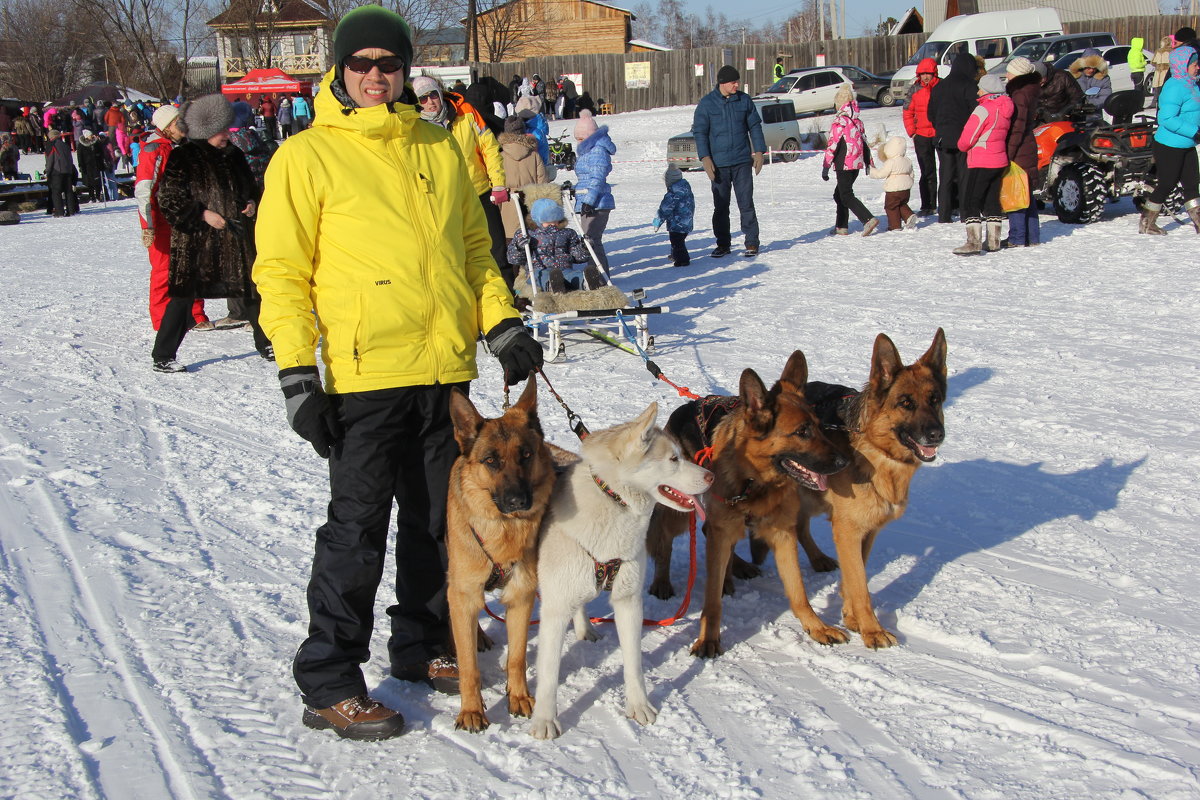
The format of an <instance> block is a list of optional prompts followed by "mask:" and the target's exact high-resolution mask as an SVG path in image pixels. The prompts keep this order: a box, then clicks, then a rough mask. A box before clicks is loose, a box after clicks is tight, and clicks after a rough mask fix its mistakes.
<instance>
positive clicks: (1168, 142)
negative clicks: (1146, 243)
mask: <svg viewBox="0 0 1200 800" xmlns="http://www.w3.org/2000/svg"><path fill="white" fill-rule="evenodd" d="M1198 74H1200V60H1198V56H1197V54H1196V49H1195V48H1194V47H1191V46H1189V45H1182V46H1180V47H1176V48H1175V49H1174V50H1172V51H1171V80H1169V81H1167V82H1166V83H1165V84H1163V88H1162V92H1161V93H1160V94H1159V97H1158V129H1157V130H1156V131H1155V132H1154V165H1155V169H1156V171H1157V173H1158V183H1157V185H1155V187H1154V192H1153V193H1152V194H1151V195H1150V199H1149V200H1148V201H1147V202H1146V203H1144V204H1143V205H1142V218H1141V221H1140V223H1139V225H1138V233H1149V234H1155V235H1162V234H1165V233H1166V231H1164V230H1162V229H1161V228H1159V227H1158V225H1157V219H1158V213H1159V211H1160V210H1161V209H1162V204H1163V201H1164V200H1166V199H1167V197H1168V196H1169V195H1170V194H1171V192H1172V191H1174V189H1175V187H1176V186H1179V187H1180V189H1182V190H1183V200H1184V203H1183V210H1184V211H1186V212H1187V214H1188V216H1189V217H1191V219H1192V225H1193V226H1194V227H1195V229H1196V233H1200V162H1198V161H1197V158H1196V144H1197V140H1198V139H1200V87H1198V86H1197V85H1196V80H1197V75H1198Z"/></svg>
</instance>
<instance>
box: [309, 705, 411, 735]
mask: <svg viewBox="0 0 1200 800" xmlns="http://www.w3.org/2000/svg"><path fill="white" fill-rule="evenodd" d="M302 721H303V722H304V724H305V725H307V726H308V727H310V728H313V729H315V730H319V731H322V730H328V729H330V728H332V729H333V731H334V733H336V734H337V735H338V736H340V737H342V738H343V739H353V740H354V741H358V742H378V741H380V740H382V739H391V738H392V737H393V736H399V735H400V734H401V733H403V732H404V717H402V716H400V712H398V711H393V710H392V709H390V708H388V707H387V706H385V705H383V704H382V703H380V702H378V701H375V700H372V699H371V698H370V697H368V696H367V695H365V694H360V695H358V696H357V697H351V698H350V699H349V700H343V701H342V702H340V703H334V704H333V705H331V706H330V707H329V708H310V707H309V706H305V707H304V716H303V718H302Z"/></svg>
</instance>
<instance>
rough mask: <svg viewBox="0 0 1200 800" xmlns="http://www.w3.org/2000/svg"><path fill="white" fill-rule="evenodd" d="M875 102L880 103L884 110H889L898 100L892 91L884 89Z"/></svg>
mask: <svg viewBox="0 0 1200 800" xmlns="http://www.w3.org/2000/svg"><path fill="white" fill-rule="evenodd" d="M875 102H876V103H878V104H879V105H880V106H882V107H883V108H888V107H889V106H891V105H892V104H893V103H895V102H896V98H895V97H894V96H893V95H892V90H891V89H884V90H883V91H882V92H880V93H879V97H876V98H875Z"/></svg>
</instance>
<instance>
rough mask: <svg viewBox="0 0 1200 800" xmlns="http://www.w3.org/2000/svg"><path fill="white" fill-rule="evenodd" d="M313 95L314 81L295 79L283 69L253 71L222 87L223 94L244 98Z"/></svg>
mask: <svg viewBox="0 0 1200 800" xmlns="http://www.w3.org/2000/svg"><path fill="white" fill-rule="evenodd" d="M293 92H300V93H301V94H311V93H312V81H302V80H297V79H296V78H293V77H292V76H291V75H288V74H287V73H286V72H284V71H283V70H281V69H273V68H272V69H252V70H250V71H249V72H247V73H246V77H244V78H242V79H241V80H238V81H234V82H233V83H227V84H225V85H224V86H222V87H221V94H225V95H229V96H231V97H244V96H245V95H247V94H254V95H257V94H283V93H293Z"/></svg>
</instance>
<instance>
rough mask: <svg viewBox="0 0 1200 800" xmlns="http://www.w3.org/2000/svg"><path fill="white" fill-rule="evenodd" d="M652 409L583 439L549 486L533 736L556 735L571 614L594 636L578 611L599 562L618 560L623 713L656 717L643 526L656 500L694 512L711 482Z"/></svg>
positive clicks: (645, 721) (615, 593) (582, 633)
mask: <svg viewBox="0 0 1200 800" xmlns="http://www.w3.org/2000/svg"><path fill="white" fill-rule="evenodd" d="M657 415H658V404H657V403H651V404H650V406H649V407H648V408H647V409H646V410H645V411H643V412H642V414H641V415H640V416H639V417H638V418H637V419H636V420H634V421H633V422H627V423H625V424H623V425H618V426H616V427H614V428H609V429H608V430H604V431H598V432H596V433H593V434H591V435H590V436H588V437H587V438H586V439H584V440H583V444H582V447H581V457H582V460H581V461H579V462H577V463H575V464H573V465H571V466H570V467H568V468H567V471H566V472H565V473H564V474H563V475H561V476H560V477H559V479H558V482H557V484H555V487H554V494H553V495H552V497H551V500H550V509H549V510H548V511H547V512H546V517H545V520H543V523H542V534H541V542H540V544H539V546H538V587H539V590H540V592H541V598H542V604H541V623H540V625H539V628H538V637H537V638H538V644H537V648H538V653H537V693H536V696H535V703H534V708H533V720H532V724H531V726H530V733H531V734H532V735H533V736H534V737H535V738H538V739H553V738H555V737H557V736H558V735H559V734H561V733H562V727H561V726H560V725H559V722H558V699H557V695H558V679H559V667H560V663H561V661H562V647H563V639H564V638H565V636H566V630H567V625H568V623H570V622H571V621H572V620H574V623H575V634H576V636H578V637H579V639H580V640H583V639H588V640H595V639H596V638H597V637H596V633H595V631H594V630H592V626H591V624H590V623H589V622H588V619H587V614H586V613H585V605H586V604H587V603H588V601H590V600H592V599H594V598H595V597H596V596H597V595H598V594H599V593H600V590H599V589H597V587H596V576H595V568H596V566H595V562H597V561H598V562H600V563H603V562H606V561H610V560H612V559H621V562H622V564H621V567H620V569H619V571H618V572H617V576H616V579H615V580H614V581H613V587H612V598H611V599H612V607H613V617H614V619H615V621H616V628H617V638H618V640H619V641H620V645H621V656H622V660H623V661H624V665H625V714H626V716H628V717H630V718H632V719H634V720H636V721H637V722H639V723H641V724H642V725H649V724H650V723H652V722H654V720H655V718H656V717H657V716H658V711H657V710H656V709H655V708H654V706H652V705H651V704H650V699H649V698H648V697H647V696H646V687H645V682H644V680H643V678H642V647H641V637H642V591H643V588H642V582H643V576H644V575H645V574H646V530H647V528H648V527H649V524H650V513H651V512H652V511H653V510H654V505H655V503H662V504H663V505H665V506H667V507H668V508H674V509H676V510H679V511H692V510H697V509H699V507H700V504H699V503H698V502H697V501H696V498H695V497H694V495H696V494H699V493H701V492H704V491H705V490H706V489H708V487H709V485H710V484H711V483H712V474H711V473H709V471H708V470H706V469H704V468H703V467H699V466H697V465H695V464H693V463H691V462H690V461H689V460H688V459H687V458H686V457H684V456H683V455H682V454H681V453H680V450H679V446H678V445H677V444H675V442H674V441H672V440H671V439H670V438H669V437H668V436H667V435H666V434H664V433H663V432H662V430H661V429H659V428H657V427H656V426H655V424H654V423H655V419H656V417H657ZM593 476H595V478H598V479H599V480H600V481H603V482H604V483H605V484H607V485H608V487H609V488H610V489H611V490H612V491H613V492H614V493H616V494H617V495H618V496H619V497H620V501H618V500H617V499H615V498H613V497H611V496H609V495H608V494H607V493H606V492H605V491H604V490H603V489H602V488H601V487H600V486H599V485H598V484H597V482H596V480H594V478H593ZM621 501H623V502H624V503H625V504H626V505H624V506H622V505H621ZM701 513H702V512H701ZM593 559H594V560H593Z"/></svg>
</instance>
